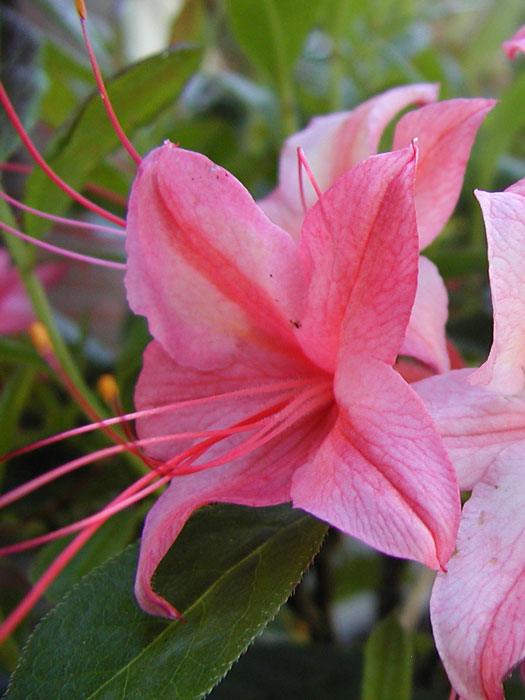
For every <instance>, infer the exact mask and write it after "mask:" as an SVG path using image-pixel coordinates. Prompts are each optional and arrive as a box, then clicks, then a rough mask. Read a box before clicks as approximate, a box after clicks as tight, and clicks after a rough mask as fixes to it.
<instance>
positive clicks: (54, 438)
mask: <svg viewBox="0 0 525 700" xmlns="http://www.w3.org/2000/svg"><path fill="white" fill-rule="evenodd" d="M306 383H307V380H305V379H297V380H289V381H286V382H274V383H273V384H265V385H263V386H259V387H254V388H253V389H251V388H249V389H238V390H236V391H230V392H225V393H223V394H215V395H214V396H205V397H203V398H199V399H188V400H186V401H176V402H174V403H171V404H166V405H164V406H155V407H153V408H146V409H143V410H141V411H134V412H133V413H126V414H124V415H121V416H115V417H114V418H104V419H100V420H97V421H96V422H95V423H89V424H87V425H81V426H79V427H77V428H72V429H70V430H66V431H64V432H62V433H59V434H58V435H51V436H50V437H47V438H43V439H42V440H38V441H37V442H34V443H32V444H31V445H26V446H24V447H20V448H18V449H17V450H12V451H11V452H7V453H5V454H3V455H1V456H0V463H2V462H6V461H7V460H10V459H14V458H15V457H20V456H22V455H24V454H27V453H28V452H32V451H33V450H37V449H39V448H40V447H47V446H48V445H53V444H55V443H56V442H60V441H61V440H67V439H68V438H70V437H76V436H77V435H83V434H84V433H89V432H92V431H93V430H98V429H100V428H104V427H109V426H112V425H118V424H120V423H124V422H127V421H132V420H136V419H137V418H147V417H150V416H156V415H161V414H163V413H167V412H169V411H174V410H176V409H178V408H188V407H194V406H199V405H203V404H208V403H214V402H216V401H222V400H224V399H229V398H233V399H235V398H242V397H243V396H247V395H248V396H257V395H259V394H266V393H273V392H274V391H275V392H277V391H283V392H284V391H292V390H293V389H295V388H297V387H300V386H302V385H304V384H306Z"/></svg>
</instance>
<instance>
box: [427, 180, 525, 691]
mask: <svg viewBox="0 0 525 700" xmlns="http://www.w3.org/2000/svg"><path fill="white" fill-rule="evenodd" d="M477 197H478V200H479V202H480V204H481V207H482V210H483V216H484V219H485V225H486V230H487V240H488V253H489V264H490V270H489V272H490V284H491V291H492V304H493V308H494V339H493V344H492V348H491V351H490V355H489V357H488V359H487V361H486V362H485V363H484V365H482V367H480V368H479V369H477V370H470V369H469V370H459V371H454V372H451V373H449V374H445V375H442V376H436V377H432V378H430V379H426V380H424V381H422V382H420V383H417V384H415V385H413V386H414V387H415V388H416V389H417V391H418V393H419V395H420V396H421V397H422V398H423V400H424V401H425V404H426V405H427V408H428V409H429V410H430V413H431V414H432V416H433V417H434V420H435V421H436V424H437V426H438V429H439V432H440V434H441V435H442V436H443V439H444V442H445V445H446V447H447V450H448V452H449V455H450V457H451V459H452V462H453V464H454V466H455V467H456V470H457V474H458V480H459V485H460V488H461V489H465V490H470V489H472V495H471V497H470V499H469V501H468V502H467V503H466V505H465V507H464V509H463V517H462V521H461V525H460V529H459V534H458V541H457V547H456V552H455V553H454V555H453V556H452V558H451V560H450V562H449V563H448V566H447V573H440V574H438V577H437V580H436V584H435V587H434V591H433V594H432V601H431V614H432V625H433V629H434V636H435V639H436V645H437V648H438V651H439V653H440V655H441V658H442V659H443V663H444V665H445V668H446V669H447V672H448V674H449V677H450V680H451V682H452V684H453V686H454V688H455V689H456V690H457V691H458V692H459V694H460V695H461V697H462V698H464V699H465V700H501V699H502V698H503V690H502V685H501V683H502V679H503V678H504V677H505V675H506V674H507V673H508V672H509V671H510V670H511V669H512V668H513V666H515V665H516V664H518V663H519V662H520V661H522V660H523V659H524V658H525V470H524V465H525V374H524V366H525V363H524V361H525V356H524V354H525V350H524V348H525V262H524V261H525V255H524V253H525V180H521V181H519V182H517V183H516V184H515V185H513V186H511V187H509V188H508V189H507V190H505V192H496V193H492V194H491V193H488V192H478V193H477Z"/></svg>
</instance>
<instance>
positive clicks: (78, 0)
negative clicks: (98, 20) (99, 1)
mask: <svg viewBox="0 0 525 700" xmlns="http://www.w3.org/2000/svg"><path fill="white" fill-rule="evenodd" d="M75 5H76V8H77V12H78V15H79V17H80V19H87V9H86V3H85V2H84V0H75Z"/></svg>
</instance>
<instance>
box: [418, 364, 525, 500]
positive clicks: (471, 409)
mask: <svg viewBox="0 0 525 700" xmlns="http://www.w3.org/2000/svg"><path fill="white" fill-rule="evenodd" d="M472 374H473V370H471V369H462V370H455V371H453V372H449V373H447V374H444V375H440V376H435V377H430V378H428V379H424V380H423V381H421V382H417V383H416V384H413V385H412V387H413V388H414V390H415V391H417V393H418V394H419V396H420V397H421V398H422V399H423V402H424V404H425V406H426V408H427V410H428V411H429V413H430V415H431V416H432V418H433V420H434V422H435V424H436V427H437V429H438V432H439V434H440V435H441V437H442V438H443V442H444V444H445V447H446V449H447V452H448V453H449V455H450V459H451V460H452V463H453V464H454V467H455V468H456V472H457V475H458V481H459V486H460V488H461V489H462V490H463V489H469V490H470V489H471V488H472V487H473V486H474V484H476V482H477V481H479V479H481V478H482V477H483V475H484V473H485V472H486V470H487V468H488V467H489V466H490V464H492V462H493V461H494V459H495V458H496V457H497V455H498V454H499V453H500V452H501V451H502V450H503V449H504V448H506V447H508V446H509V445H510V444H512V443H515V442H519V441H521V440H525V395H517V396H500V395H498V394H496V393H493V392H491V391H487V390H486V389H484V388H483V387H477V386H472V385H471V383H470V379H471V377H472Z"/></svg>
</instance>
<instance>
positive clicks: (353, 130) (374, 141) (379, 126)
mask: <svg viewBox="0 0 525 700" xmlns="http://www.w3.org/2000/svg"><path fill="white" fill-rule="evenodd" d="M438 89H439V88H438V86H437V85H431V84H429V83H421V84H419V85H403V86H401V87H397V88H393V89H392V90H387V91H386V92H384V93H382V94H381V95H377V96H376V97H373V98H372V99H371V100H367V101H366V102H363V104H361V105H359V106H358V107H356V108H355V109H354V110H352V111H351V112H336V113H334V114H328V115H325V116H322V117H316V118H315V119H312V121H311V122H310V124H309V125H308V126H307V127H306V129H303V130H302V131H299V132H298V133H296V134H294V135H293V136H291V137H290V138H289V139H288V140H287V141H286V143H285V144H284V147H283V149H282V151H281V158H280V162H279V187H278V188H277V189H276V190H274V191H273V192H272V193H271V194H270V195H269V196H268V197H266V198H265V199H263V200H262V201H261V202H260V205H261V208H262V209H263V210H264V211H265V212H266V214H267V215H268V216H269V217H270V219H271V220H272V221H274V222H275V223H276V224H278V225H279V226H281V227H282V228H284V229H285V230H286V231H289V232H290V233H292V234H293V235H295V236H298V235H299V232H300V229H301V222H302V220H303V218H304V211H303V207H302V203H301V196H300V190H299V179H298V171H297V148H298V147H301V148H302V149H303V151H304V152H305V155H306V158H307V160H308V162H309V164H310V167H311V168H312V171H313V173H314V175H315V178H316V180H317V183H318V184H319V187H320V188H321V191H324V190H327V189H328V188H329V187H330V186H331V185H332V184H333V183H334V182H335V180H336V179H337V178H338V177H339V176H340V175H342V174H343V173H345V172H346V171H347V170H349V169H350V168H351V167H353V166H354V165H356V164H357V163H358V162H359V161H361V160H364V159H365V158H367V157H368V156H371V155H372V154H374V153H375V152H376V151H377V148H378V146H379V141H380V139H381V135H382V133H383V131H384V129H385V127H386V126H387V125H388V123H389V122H390V121H391V120H392V119H393V118H394V117H395V116H396V114H397V113H398V112H400V111H401V110H403V109H405V108H406V107H408V106H409V105H411V104H414V103H418V104H425V103H427V102H433V101H434V100H436V99H437V93H438ZM303 181H304V191H305V195H306V201H307V204H308V206H311V205H312V204H314V203H315V201H316V200H317V197H316V195H315V192H314V191H313V189H312V187H311V185H310V183H309V182H308V178H306V177H304V178H303Z"/></svg>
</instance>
